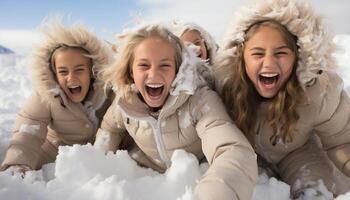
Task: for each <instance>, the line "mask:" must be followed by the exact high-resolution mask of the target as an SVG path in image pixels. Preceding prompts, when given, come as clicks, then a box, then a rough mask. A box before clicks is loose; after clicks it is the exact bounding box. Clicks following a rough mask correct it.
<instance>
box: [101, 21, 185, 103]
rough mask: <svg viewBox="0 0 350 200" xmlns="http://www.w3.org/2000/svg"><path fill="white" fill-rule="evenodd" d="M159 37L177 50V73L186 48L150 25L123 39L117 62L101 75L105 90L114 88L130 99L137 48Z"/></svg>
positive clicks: (166, 30) (157, 27) (171, 36)
mask: <svg viewBox="0 0 350 200" xmlns="http://www.w3.org/2000/svg"><path fill="white" fill-rule="evenodd" d="M151 37H157V38H160V39H162V40H164V41H166V42H168V43H169V44H170V45H171V46H172V47H173V48H174V49H175V65H176V72H178V69H179V67H180V65H181V63H182V52H183V49H184V46H183V44H182V42H181V40H180V39H179V38H178V37H176V36H175V35H174V34H173V33H171V32H170V31H169V30H168V29H166V28H165V27H163V26H161V25H148V26H145V27H142V28H140V29H137V30H136V31H133V32H131V33H129V34H127V35H126V36H125V37H124V38H123V45H122V46H121V48H120V50H119V49H118V55H117V56H118V57H117V59H116V62H115V63H113V64H112V65H111V66H110V67H108V68H106V69H105V70H103V71H102V72H101V74H100V76H101V78H102V79H103V80H104V81H105V88H107V87H109V86H113V87H115V88H116V89H117V92H118V93H119V94H120V95H121V96H123V97H124V98H125V99H128V96H129V94H130V92H131V91H132V88H131V85H132V84H133V83H134V80H133V78H132V77H131V66H132V63H133V60H134V50H135V48H136V47H137V46H138V45H139V44H140V43H141V42H142V41H144V40H145V39H147V38H151Z"/></svg>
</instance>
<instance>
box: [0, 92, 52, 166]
mask: <svg viewBox="0 0 350 200" xmlns="http://www.w3.org/2000/svg"><path fill="white" fill-rule="evenodd" d="M50 120H51V114H50V108H49V105H48V104H47V103H45V102H44V101H42V99H41V97H40V95H39V94H38V93H33V94H32V95H31V96H30V97H29V98H28V99H27V101H26V103H25V104H24V106H23V107H22V109H21V111H20V112H19V113H18V115H17V119H16V122H15V128H14V131H13V135H12V139H11V142H10V146H9V148H8V150H7V152H6V155H5V159H4V161H3V163H2V167H1V169H2V170H4V169H6V168H8V167H9V166H11V165H27V166H29V167H30V168H31V169H39V168H40V167H41V166H39V164H40V158H41V145H42V144H43V143H44V142H45V139H46V135H47V126H48V124H49V122H50Z"/></svg>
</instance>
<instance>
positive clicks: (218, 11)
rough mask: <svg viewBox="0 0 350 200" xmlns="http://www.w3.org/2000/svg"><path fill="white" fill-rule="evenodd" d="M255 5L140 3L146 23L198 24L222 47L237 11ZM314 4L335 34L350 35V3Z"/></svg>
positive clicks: (234, 0)
mask: <svg viewBox="0 0 350 200" xmlns="http://www.w3.org/2000/svg"><path fill="white" fill-rule="evenodd" d="M254 2H256V1H253V0H249V1H244V0H192V1H188V0H177V1H173V0H140V3H141V5H142V7H144V10H142V16H143V18H145V19H146V20H147V21H154V20H162V21H167V20H174V19H178V20H182V21H190V22H195V23H197V24H198V25H200V26H202V27H203V28H204V29H206V30H207V31H209V32H210V33H211V34H212V35H213V36H214V38H216V40H217V42H218V43H220V42H221V40H222V38H223V36H224V34H225V31H226V29H227V26H228V25H229V22H230V21H231V20H233V15H234V13H235V11H236V10H238V9H241V8H242V6H249V5H252V3H254ZM306 2H309V3H311V6H312V7H313V8H314V10H315V12H316V13H317V14H319V15H322V16H323V17H324V18H325V21H326V23H327V24H328V25H329V28H330V29H331V31H332V32H334V33H336V34H340V33H343V34H350V26H347V21H346V20H348V19H349V18H350V13H349V12H348V10H349V8H350V1H348V0H333V1H322V2H320V1H317V0H305V3H306Z"/></svg>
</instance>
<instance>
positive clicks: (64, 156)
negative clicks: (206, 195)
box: [0, 35, 350, 200]
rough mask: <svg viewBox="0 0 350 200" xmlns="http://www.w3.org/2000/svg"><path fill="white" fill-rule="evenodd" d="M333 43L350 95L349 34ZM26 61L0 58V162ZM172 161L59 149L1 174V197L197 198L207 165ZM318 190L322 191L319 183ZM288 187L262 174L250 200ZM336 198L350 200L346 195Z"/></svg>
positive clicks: (182, 155)
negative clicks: (152, 164)
mask: <svg viewBox="0 0 350 200" xmlns="http://www.w3.org/2000/svg"><path fill="white" fill-rule="evenodd" d="M334 41H335V42H336V43H338V44H339V45H340V46H341V47H342V49H343V50H342V51H339V52H337V53H336V54H335V56H336V58H337V62H338V65H339V68H338V72H339V74H340V75H341V76H342V77H343V78H344V83H345V87H346V89H347V91H348V92H349V91H350V70H349V69H350V68H347V67H348V66H347V65H348V63H350V35H338V36H336V37H335V39H334ZM26 60H27V59H26V58H23V57H21V59H17V60H16V61H15V63H14V65H10V64H9V63H7V62H1V60H0V68H1V71H0V93H1V94H2V95H1V96H0V160H1V161H2V160H3V158H4V154H5V152H6V148H7V147H8V145H9V141H10V138H11V131H12V128H13V125H14V121H15V117H16V114H17V113H18V112H19V110H20V107H21V106H22V104H23V103H24V101H25V99H26V98H27V97H28V96H29V94H30V92H31V84H30V81H29V78H28V77H29V75H28V73H27V71H26V68H25V67H26V65H27V64H26V63H27V61H26ZM26 128H28V127H26ZM32 128H34V127H32ZM171 159H172V165H171V167H170V168H169V169H168V170H167V171H166V172H165V173H164V174H160V173H158V172H156V171H153V170H152V169H146V168H141V167H139V166H137V164H136V163H135V162H134V161H133V160H132V159H131V158H130V157H129V155H128V154H127V152H125V151H118V152H117V153H116V154H113V153H111V152H109V153H108V154H107V155H105V154H104V153H103V151H102V150H101V149H100V148H98V145H97V146H96V147H94V146H92V145H91V144H87V145H74V146H72V147H68V146H62V147H60V148H59V155H58V157H57V161H56V163H51V164H47V165H45V166H44V167H43V169H41V170H38V171H29V172H27V173H26V175H25V176H24V178H23V179H22V177H21V174H19V173H16V172H13V171H12V172H11V171H10V170H7V171H4V172H0V188H1V189H0V199H36V200H56V199H57V200H58V199H67V200H75V199H87V200H94V199H104V200H109V199H123V200H126V199H129V200H133V199H142V200H147V199H152V200H157V199H174V200H175V199H176V200H193V199H195V196H194V193H193V189H194V187H195V185H196V183H197V181H198V180H199V179H200V177H201V175H202V174H203V173H204V172H205V170H206V169H207V168H208V165H207V164H201V165H199V164H198V161H197V160H196V159H195V157H194V156H193V155H190V154H187V153H186V152H184V151H182V150H179V151H176V152H175V153H174V155H173V157H172V158H171ZM12 173H14V175H12ZM319 188H321V190H323V191H324V188H323V187H322V184H321V183H320V184H319ZM289 189H290V186H289V185H287V184H286V183H284V182H281V181H278V180H277V179H275V178H268V177H267V176H266V175H265V174H261V175H260V176H259V179H258V183H257V185H256V187H255V190H254V194H253V198H252V199H253V200H275V199H276V200H277V199H278V200H284V199H285V200H289ZM313 193H315V190H313V189H310V190H309V191H308V192H307V193H306V194H305V196H304V197H303V199H307V200H311V199H327V196H321V197H317V198H315V197H312V196H310V195H311V194H313ZM324 194H327V191H324ZM336 199H337V200H350V191H349V192H348V193H346V194H344V195H341V196H339V197H337V198H336Z"/></svg>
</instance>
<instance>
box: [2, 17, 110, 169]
mask: <svg viewBox="0 0 350 200" xmlns="http://www.w3.org/2000/svg"><path fill="white" fill-rule="evenodd" d="M42 32H43V34H44V36H45V41H44V43H43V45H41V46H39V47H38V48H37V49H36V51H35V53H34V54H33V56H32V61H33V62H32V63H31V65H30V67H31V70H32V72H33V82H34V91H33V93H32V95H31V96H30V97H29V99H28V100H27V101H26V103H25V105H24V106H23V107H22V110H21V111H20V113H19V114H18V116H17V119H16V123H15V128H14V131H13V136H12V140H11V143H10V146H9V148H8V150H7V153H6V156H5V159H4V161H3V163H2V170H4V169H7V168H8V167H10V166H13V167H12V168H13V169H14V170H15V171H20V172H23V173H24V172H25V171H27V170H36V169H39V168H41V166H42V165H44V164H46V163H50V162H54V161H55V159H56V155H57V153H58V146H60V145H73V144H86V143H88V142H90V143H93V142H94V138H95V135H96V131H97V128H98V127H99V124H100V121H101V119H102V117H103V115H104V113H105V111H106V110H107V108H108V107H109V105H110V104H111V100H110V99H109V98H107V97H106V95H105V94H104V90H103V83H102V82H101V80H99V79H97V78H96V76H95V74H96V73H97V72H98V71H99V70H101V68H102V67H103V66H104V65H106V64H108V63H109V62H110V61H111V57H110V56H111V53H110V52H109V48H108V47H107V46H106V44H104V42H102V41H100V40H99V39H98V38H97V37H96V36H94V35H93V34H92V33H90V32H89V31H87V30H86V29H85V28H84V27H83V26H82V25H73V26H71V27H64V26H63V25H62V24H61V23H60V22H58V21H55V20H53V21H51V22H49V23H47V24H44V25H43V27H42Z"/></svg>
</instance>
